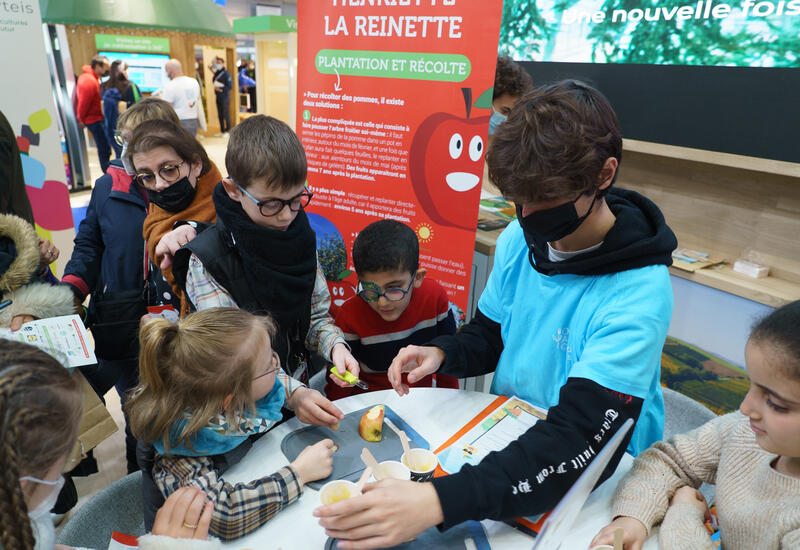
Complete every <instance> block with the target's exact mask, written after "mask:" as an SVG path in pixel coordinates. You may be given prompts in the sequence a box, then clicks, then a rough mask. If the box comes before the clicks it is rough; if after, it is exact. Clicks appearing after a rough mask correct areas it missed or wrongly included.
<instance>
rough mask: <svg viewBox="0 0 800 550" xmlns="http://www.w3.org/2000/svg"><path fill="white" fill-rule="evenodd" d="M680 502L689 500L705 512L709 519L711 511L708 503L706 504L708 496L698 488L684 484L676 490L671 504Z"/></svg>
mask: <svg viewBox="0 0 800 550" xmlns="http://www.w3.org/2000/svg"><path fill="white" fill-rule="evenodd" d="M679 502H688V503H689V504H692V505H694V506H695V507H696V508H697V509H698V510H700V511H701V512H703V515H705V516H706V519H708V517H709V512H708V504H706V497H704V496H703V493H701V492H700V491H698V490H697V489H695V488H693V487H688V486H684V487H681V488H680V489H678V490H677V491H675V494H674V495H672V498H671V499H670V501H669V505H670V506H674V505H675V504H678V503H679Z"/></svg>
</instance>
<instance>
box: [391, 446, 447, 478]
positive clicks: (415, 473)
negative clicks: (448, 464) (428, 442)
mask: <svg viewBox="0 0 800 550" xmlns="http://www.w3.org/2000/svg"><path fill="white" fill-rule="evenodd" d="M407 454H410V455H411V456H410V457H409V456H406V455H407ZM409 458H410V460H409ZM400 462H402V463H403V464H404V465H405V466H406V467H407V468H408V469H409V470H411V481H428V480H430V479H431V478H432V477H433V471H434V470H435V469H436V466H437V465H438V464H439V459H438V458H437V457H436V455H435V454H433V453H432V452H431V451H429V450H428V449H410V450H409V452H408V453H403V456H402V457H400Z"/></svg>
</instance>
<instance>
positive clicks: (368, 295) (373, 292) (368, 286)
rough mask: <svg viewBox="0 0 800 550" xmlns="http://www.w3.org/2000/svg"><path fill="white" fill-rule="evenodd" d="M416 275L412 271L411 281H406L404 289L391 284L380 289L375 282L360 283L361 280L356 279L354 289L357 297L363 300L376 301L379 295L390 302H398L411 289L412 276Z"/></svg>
mask: <svg viewBox="0 0 800 550" xmlns="http://www.w3.org/2000/svg"><path fill="white" fill-rule="evenodd" d="M416 275H417V274H416V273H414V275H412V276H411V281H410V282H409V283H408V286H407V287H406V288H405V289H403V288H401V287H399V286H393V287H390V288H387V289H386V290H383V291H382V290H381V287H379V286H378V285H376V284H375V283H371V282H369V281H367V282H366V283H362V282H361V281H358V290H357V291H356V294H358V296H359V298H361V299H362V300H364V301H365V302H377V301H378V300H380V298H381V296H383V297H384V298H386V299H387V300H389V301H390V302H399V301H400V300H402V299H403V298H405V297H406V294H408V292H409V291H410V290H411V285H413V284H414V277H416Z"/></svg>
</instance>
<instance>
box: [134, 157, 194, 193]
mask: <svg viewBox="0 0 800 550" xmlns="http://www.w3.org/2000/svg"><path fill="white" fill-rule="evenodd" d="M184 164H185V161H180V162H178V163H174V162H165V163H164V164H162V165H161V168H159V169H158V175H159V176H161V179H162V180H164V181H165V182H167V183H175V182H176V181H178V180H179V179H180V177H181V166H183V165H184ZM133 179H134V181H135V182H136V183H138V184H139V185H141V186H142V187H147V188H148V189H152V188H153V187H155V185H156V175H155V174H154V173H152V172H150V171H149V170H148V171H147V172H139V173H138V174H136V175H135V176H134V177H133Z"/></svg>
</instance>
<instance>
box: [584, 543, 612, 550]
mask: <svg viewBox="0 0 800 550" xmlns="http://www.w3.org/2000/svg"><path fill="white" fill-rule="evenodd" d="M589 550H614V547H613V546H612V545H610V544H601V545H600V546H592V547H591V548H589Z"/></svg>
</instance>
